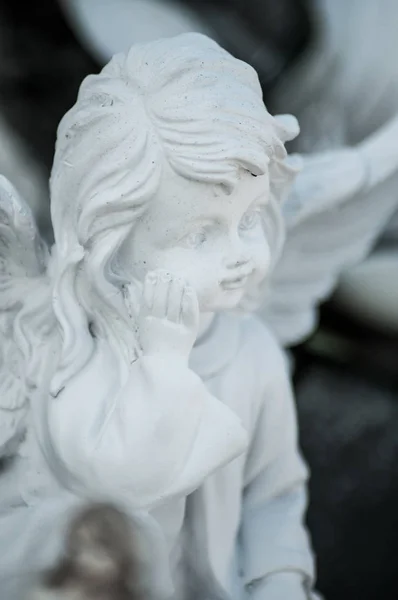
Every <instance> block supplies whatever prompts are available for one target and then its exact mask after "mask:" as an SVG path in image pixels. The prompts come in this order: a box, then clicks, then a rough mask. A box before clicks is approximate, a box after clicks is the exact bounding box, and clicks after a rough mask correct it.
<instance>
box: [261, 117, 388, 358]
mask: <svg viewBox="0 0 398 600" xmlns="http://www.w3.org/2000/svg"><path fill="white" fill-rule="evenodd" d="M397 136H398V118H395V119H393V120H392V121H390V122H389V123H388V124H387V125H386V126H385V127H384V128H383V129H382V130H380V131H378V132H377V133H376V134H375V135H374V136H372V137H371V138H369V139H368V140H366V141H365V142H364V143H362V144H360V145H359V146H357V147H355V148H351V149H342V150H336V151H332V152H325V153H322V154H316V155H309V156H307V157H304V156H303V157H302V159H303V170H302V172H301V173H300V174H299V175H298V177H297V180H296V183H295V186H294V187H293V191H292V194H291V195H290V197H289V198H288V199H287V202H286V204H285V207H284V216H285V220H286V227H287V237H286V243H285V246H284V250H283V252H282V255H281V257H280V259H279V262H278V263H277V265H276V267H275V270H274V272H273V275H272V277H271V282H270V286H269V288H268V292H267V294H266V296H265V298H264V301H263V304H262V306H261V308H260V310H259V314H260V316H261V317H262V318H263V319H264V320H265V321H266V322H267V323H268V325H269V326H271V328H272V329H273V331H274V333H275V334H276V335H277V337H278V339H279V340H280V341H281V342H282V343H283V344H284V345H285V346H291V345H294V344H297V343H299V342H301V341H303V340H304V339H305V338H306V337H308V336H309V335H310V334H311V333H312V332H313V330H314V328H315V325H316V321H317V308H318V305H319V304H320V303H321V302H322V301H323V300H325V299H326V298H327V297H328V296H329V295H331V293H332V292H333V290H334V287H335V285H336V283H337V280H338V278H339V275H340V274H341V273H342V272H343V271H344V270H345V269H347V268H348V267H350V266H352V265H353V264H355V263H358V262H360V261H361V260H363V259H364V258H365V257H366V255H367V254H368V253H369V252H370V250H371V249H372V246H373V244H374V243H375V241H376V240H377V238H378V236H379V235H380V233H381V232H382V230H383V229H384V228H385V227H386V225H387V223H388V222H389V219H390V218H391V217H392V215H393V214H394V212H395V211H396V210H397V208H398V191H397V190H398V145H397V143H396V140H397V139H398V138H397Z"/></svg>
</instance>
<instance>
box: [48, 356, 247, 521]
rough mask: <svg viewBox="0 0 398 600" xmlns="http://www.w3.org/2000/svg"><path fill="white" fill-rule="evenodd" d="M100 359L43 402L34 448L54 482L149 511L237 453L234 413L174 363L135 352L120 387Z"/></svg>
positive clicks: (243, 437) (238, 428)
mask: <svg viewBox="0 0 398 600" xmlns="http://www.w3.org/2000/svg"><path fill="white" fill-rule="evenodd" d="M101 360H102V362H101ZM106 363H107V359H106V357H102V358H99V357H97V358H96V363H95V364H94V365H92V367H91V375H90V376H89V374H87V373H86V375H84V374H83V375H82V377H81V379H80V381H76V382H74V383H73V382H72V383H71V384H70V385H68V386H66V388H65V390H64V391H63V392H61V394H60V395H59V396H58V397H57V398H50V399H49V401H48V402H47V404H46V406H45V415H44V421H45V424H46V426H45V428H44V430H43V431H42V441H43V444H42V445H43V447H44V450H45V454H46V458H47V462H48V463H49V464H50V467H52V470H53V472H54V474H55V475H56V476H57V478H58V480H60V481H61V483H62V485H64V486H66V487H67V488H69V489H71V490H72V491H74V492H78V493H79V494H85V495H91V496H92V495H94V496H95V495H97V496H98V495H100V496H103V495H104V494H107V495H110V496H111V497H112V496H116V497H117V498H120V497H121V494H122V495H126V497H127V498H128V499H129V503H130V504H131V505H132V507H133V508H143V509H148V510H149V509H150V508H153V507H155V506H157V505H159V504H162V503H163V502H165V501H166V500H168V499H170V498H172V497H181V496H185V495H187V494H189V493H191V492H192V491H193V490H194V489H196V488H197V487H198V486H199V485H200V484H201V482H202V481H203V480H204V478H205V477H206V476H207V475H209V474H210V473H212V472H213V471H214V470H215V469H217V468H218V467H220V466H222V465H224V464H226V463H227V462H229V461H230V460H232V459H233V458H235V457H236V456H237V455H239V454H241V453H242V452H243V451H244V450H245V448H246V446H247V434H246V431H245V430H244V429H243V426H242V425H241V422H240V420H239V419H238V417H237V416H236V415H235V413H233V412H232V411H231V410H230V409H229V408H228V407H227V406H225V405H224V404H222V403H221V402H220V401H219V400H217V399H216V398H215V397H214V396H212V395H211V394H210V393H209V392H208V391H207V389H206V387H205V385H204V384H203V382H202V380H201V379H200V378H199V377H198V376H197V375H196V374H195V373H194V372H193V371H191V370H190V369H189V368H188V366H187V365H186V364H185V363H183V361H182V360H179V359H177V358H172V357H168V356H160V355H158V356H145V357H142V358H140V359H139V360H137V361H136V362H135V363H133V364H132V365H131V367H130V371H129V375H128V379H127V381H126V383H125V384H124V385H123V386H122V387H120V384H119V382H118V378H117V376H116V373H117V368H114V369H112V368H110V367H109V364H106ZM107 372H108V373H113V375H111V376H110V377H108V379H107V378H106V377H105V376H104V373H107ZM112 377H113V379H112Z"/></svg>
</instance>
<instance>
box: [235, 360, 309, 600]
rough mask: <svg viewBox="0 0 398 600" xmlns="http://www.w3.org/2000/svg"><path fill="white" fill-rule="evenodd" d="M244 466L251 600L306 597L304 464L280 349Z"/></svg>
mask: <svg viewBox="0 0 398 600" xmlns="http://www.w3.org/2000/svg"><path fill="white" fill-rule="evenodd" d="M276 354H278V356H277V357H276V360H274V361H272V364H269V367H270V371H271V372H272V373H273V376H272V381H270V382H269V384H268V385H267V389H266V390H265V395H264V398H265V400H264V402H263V403H262V405H261V408H260V412H259V414H258V419H257V423H256V428H255V433H254V437H253V441H252V444H251V448H250V451H249V454H248V458H247V463H246V470H245V489H244V498H243V515H242V528H241V540H242V551H243V552H242V555H243V572H244V582H245V585H246V586H247V588H248V589H249V590H250V592H251V597H253V598H255V600H268V599H269V600H271V599H272V600H277V599H279V598H281V599H285V598H289V600H305V599H306V598H315V596H312V595H311V591H310V590H311V587H312V583H313V579H314V561H313V556H312V552H311V548H310V543H309V539H308V536H307V532H306V530H305V526H304V515H305V510H306V506H307V492H306V480H307V468H306V466H305V464H304V462H303V460H302V458H301V456H300V454H299V450H298V443H297V437H298V436H297V420H296V413H295V406H294V399H293V395H292V391H291V387H290V382H289V376H288V373H287V362H286V360H285V358H284V356H283V355H282V353H281V352H280V351H279V350H278V351H277V353H276Z"/></svg>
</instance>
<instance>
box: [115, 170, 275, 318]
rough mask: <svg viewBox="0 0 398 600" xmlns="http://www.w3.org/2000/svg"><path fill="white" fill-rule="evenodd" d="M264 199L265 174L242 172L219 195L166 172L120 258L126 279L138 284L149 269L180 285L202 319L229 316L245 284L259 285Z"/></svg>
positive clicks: (265, 252)
mask: <svg viewBox="0 0 398 600" xmlns="http://www.w3.org/2000/svg"><path fill="white" fill-rule="evenodd" d="M268 198H269V179H268V174H265V175H260V176H258V177H253V175H251V173H249V172H248V171H244V170H243V169H242V170H241V171H240V173H239V180H238V182H237V184H236V185H235V187H234V189H233V191H232V192H231V193H227V191H226V190H225V189H224V188H222V187H221V186H216V185H214V184H207V183H199V182H195V181H191V180H187V179H185V178H183V177H181V176H179V175H176V174H175V173H174V172H172V171H171V169H167V170H166V173H165V175H164V177H163V181H162V184H161V186H160V188H159V191H158V193H157V195H156V196H155V198H153V199H152V201H151V202H150V203H149V204H148V208H147V210H146V213H145V214H144V215H143V217H142V218H141V219H139V221H138V223H137V225H136V226H135V228H134V231H133V234H132V237H131V239H130V240H129V243H128V244H127V247H126V249H125V250H124V258H123V262H124V264H125V265H126V267H127V271H128V272H130V273H131V276H132V277H135V278H138V279H139V280H141V281H142V280H143V279H144V277H145V274H146V273H147V272H149V271H154V270H157V269H162V270H165V271H168V272H170V273H172V274H173V275H175V276H178V277H181V278H182V279H183V280H184V281H185V282H187V283H189V284H190V285H191V286H192V287H193V288H194V289H195V290H196V293H197V295H198V300H199V306H200V310H201V311H202V312H213V311H220V310H228V309H234V308H236V307H237V306H238V305H239V303H240V302H241V300H242V297H243V295H244V294H245V291H246V289H247V286H248V283H249V281H250V282H252V281H253V280H256V281H257V280H258V281H259V280H261V279H263V278H264V276H265V275H266V274H267V271H268V268H269V266H270V248H269V245H268V243H267V240H266V238H265V234H264V230H263V226H262V212H263V211H264V209H265V206H266V204H267V201H268Z"/></svg>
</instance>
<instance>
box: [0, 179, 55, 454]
mask: <svg viewBox="0 0 398 600" xmlns="http://www.w3.org/2000/svg"><path fill="white" fill-rule="evenodd" d="M47 258H48V251H47V247H46V245H45V244H44V242H43V241H42V239H41V237H40V235H39V233H38V230H37V228H36V224H35V222H34V218H33V215H32V212H31V210H30V208H29V207H28V205H27V204H26V203H25V202H24V201H23V200H22V198H20V197H19V195H18V193H17V192H16V190H15V189H14V188H13V186H12V185H11V184H10V182H9V181H8V180H7V179H5V178H4V177H2V176H0V457H1V456H4V455H5V454H7V453H8V451H9V449H10V444H12V442H13V440H14V439H15V438H16V437H18V435H19V434H20V432H21V429H23V423H24V419H25V415H26V411H27V408H28V381H27V377H26V373H27V365H26V359H25V356H26V353H24V351H23V350H24V349H23V347H22V346H23V342H22V339H23V335H21V332H20V326H21V323H22V320H21V319H20V318H19V317H20V316H21V314H23V313H24V312H25V313H26V314H27V315H29V310H26V309H27V307H28V306H29V303H31V302H33V303H34V302H36V300H35V299H36V298H37V290H38V287H42V286H43V285H44V284H45V272H46V264H47Z"/></svg>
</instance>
